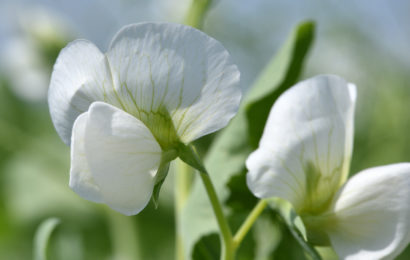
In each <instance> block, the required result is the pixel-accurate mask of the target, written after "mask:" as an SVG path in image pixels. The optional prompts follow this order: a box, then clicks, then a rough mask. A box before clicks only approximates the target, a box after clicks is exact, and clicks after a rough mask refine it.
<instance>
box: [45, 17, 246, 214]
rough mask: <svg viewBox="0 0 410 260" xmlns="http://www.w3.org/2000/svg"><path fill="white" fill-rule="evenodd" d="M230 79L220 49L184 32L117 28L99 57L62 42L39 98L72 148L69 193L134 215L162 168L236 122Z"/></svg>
mask: <svg viewBox="0 0 410 260" xmlns="http://www.w3.org/2000/svg"><path fill="white" fill-rule="evenodd" d="M238 81H239V71H238V69H237V67H236V66H235V65H234V64H233V63H232V61H231V58H230V56H229V54H228V52H227V51H226V50H225V49H224V47H223V46H222V45H221V44H220V43H219V42H217V41H216V40H214V39H212V38H210V37H209V36H207V35H205V34H204V33H202V32H200V31H198V30H196V29H193V28H191V27H188V26H184V25H177V24H167V23H142V24H134V25H129V26H126V27H124V28H123V29H122V30H120V31H119V32H118V33H117V35H116V36H115V37H114V39H113V41H112V42H111V45H110V47H109V50H108V52H107V53H105V54H103V53H101V52H100V51H99V50H98V48H97V47H96V46H95V45H93V44H92V43H91V42H88V41H85V40H76V41H74V42H72V43H70V44H69V45H68V46H67V47H66V48H64V49H63V50H62V51H61V53H60V55H59V57H58V59H57V62H56V64H55V66H54V71H53V74H52V78H51V84H50V90H49V97H48V101H49V106H50V113H51V117H52V120H53V123H54V125H55V127H56V129H57V132H58V134H59V135H60V137H61V138H62V139H63V141H64V142H65V143H66V144H68V145H70V144H71V171H70V187H71V188H72V189H73V190H74V191H75V192H77V193H78V194H79V195H80V196H82V197H83V198H85V199H88V200H91V201H95V202H103V203H106V204H107V205H109V206H110V207H111V208H113V209H115V210H117V211H119V212H121V213H123V214H126V215H132V214H137V213H138V212H140V211H141V210H142V209H143V208H144V207H145V206H146V205H147V203H148V202H149V199H150V198H151V195H152V192H153V188H154V186H155V185H156V184H157V183H158V182H161V181H163V178H164V176H162V175H163V174H162V173H158V170H159V169H160V166H161V167H162V166H163V165H162V164H163V163H164V161H165V162H168V161H170V160H171V159H173V158H175V156H178V155H179V156H181V154H180V149H181V147H186V146H185V145H186V144H188V143H190V142H191V141H193V140H195V139H197V138H199V137H201V136H203V135H206V134H209V133H211V132H214V131H217V130H218V129H220V128H222V127H224V126H225V125H226V124H227V123H228V122H229V120H230V119H231V118H232V117H233V116H234V115H235V113H236V111H237V109H238V106H239V101H240V96H241V93H240V89H239V87H238ZM157 173H158V174H157ZM158 175H161V176H158Z"/></svg>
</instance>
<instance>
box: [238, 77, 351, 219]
mask: <svg viewBox="0 0 410 260" xmlns="http://www.w3.org/2000/svg"><path fill="white" fill-rule="evenodd" d="M355 97H356V93H355V86H354V85H351V84H348V83H347V82H346V81H345V80H343V79H342V78H340V77H337V76H332V75H322V76H316V77H314V78H311V79H308V80H306V81H303V82H300V83H299V84H297V85H296V86H294V87H292V88H291V89H289V90H288V91H286V92H285V93H284V94H283V95H282V96H281V97H279V99H278V100H277V101H276V103H275V104H274V106H273V107H272V109H271V111H270V114H269V118H268V121H267V123H266V126H265V130H264V133H263V136H262V138H261V141H260V143H259V148H258V149H257V150H256V151H255V152H254V153H252V154H251V155H250V156H249V158H248V160H247V162H246V165H247V167H248V170H249V173H248V176H247V183H248V186H249V188H250V189H251V191H252V192H253V193H254V194H255V195H256V196H257V197H260V198H269V197H281V198H283V199H286V200H289V201H290V202H291V203H292V204H293V205H294V207H295V209H296V210H297V211H298V212H299V213H300V211H303V210H305V209H309V210H313V211H314V210H322V208H323V207H325V206H326V205H327V204H329V203H330V202H331V198H332V196H333V195H334V192H335V190H337V188H339V187H340V186H341V184H342V183H343V182H344V181H345V179H346V177H347V172H348V167H349V162H350V156H351V152H352V142H353V114H354V105H355Z"/></svg>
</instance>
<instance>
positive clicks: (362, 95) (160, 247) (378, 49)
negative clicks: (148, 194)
mask: <svg viewBox="0 0 410 260" xmlns="http://www.w3.org/2000/svg"><path fill="white" fill-rule="evenodd" d="M189 4H190V0H118V1H110V0H99V1H97V0H86V1H84V0H71V1H63V0H48V1H47V0H26V1H23V0H1V2H0V259H30V258H31V256H32V247H33V246H32V244H33V236H34V233H35V230H36V228H37V226H38V225H39V224H40V223H41V222H42V221H43V220H44V219H46V218H49V217H58V218H59V219H61V224H60V226H59V227H58V228H57V230H56V232H55V234H53V238H52V242H51V245H50V256H51V257H50V259H63V260H64V259H67V260H68V259H79V260H81V259H125V257H126V255H127V254H128V253H130V254H133V255H138V256H139V257H140V259H171V258H172V256H173V255H174V249H173V247H174V244H173V243H174V218H173V195H172V182H173V178H172V177H173V176H172V175H173V174H172V173H171V174H170V177H169V178H167V181H166V183H165V188H164V190H163V192H162V194H161V201H160V207H159V208H158V209H157V210H155V209H154V207H153V205H149V206H148V208H147V209H146V210H144V211H143V212H142V213H141V214H139V215H138V216H135V217H132V218H127V217H124V216H121V215H119V214H117V213H115V212H113V211H111V210H109V209H108V208H107V207H105V206H99V205H96V204H93V203H90V202H87V201H85V200H83V199H81V198H80V197H79V196H77V195H76V194H75V193H74V192H72V191H71V190H70V189H69V187H68V172H69V147H66V146H65V145H64V144H63V142H62V141H61V140H60V139H59V138H58V136H57V134H56V132H55V130H54V127H53V125H52V123H51V120H50V117H49V114H48V108H47V99H46V96H47V88H48V82H49V78H50V73H51V69H52V65H53V63H54V61H55V58H56V57H57V55H58V52H59V50H60V49H61V48H62V47H64V46H65V44H66V43H67V42H69V41H71V40H73V39H76V38H86V39H88V40H91V41H92V42H94V43H95V44H96V45H97V46H99V47H100V49H102V50H106V48H107V47H108V44H109V42H110V40H111V38H112V36H113V35H114V34H115V32H116V31H118V30H119V29H120V28H121V27H122V26H123V25H126V24H129V23H135V22H141V21H172V22H180V23H182V22H183V20H184V17H185V12H186V10H187V9H188V6H189ZM409 13H410V2H409V1H406V0H396V1H382V0H362V1H355V0H348V1H336V0H312V1H305V0H294V1H287V0H252V1H249V0H219V1H216V3H214V5H213V6H212V8H211V10H210V12H209V14H208V15H207V17H206V20H205V25H204V31H205V32H206V33H207V34H209V35H211V36H213V37H214V38H216V39H218V40H219V41H221V42H222V43H223V44H224V45H225V47H226V48H227V49H228V50H229V51H230V53H231V54H232V56H233V59H234V60H235V62H236V63H237V64H238V66H239V68H240V71H241V75H242V76H241V78H242V81H241V87H242V89H243V90H244V91H246V90H247V88H248V87H249V86H250V85H251V84H252V82H253V80H254V79H255V78H256V76H257V75H258V73H259V72H260V71H261V69H263V67H264V65H265V64H266V63H267V62H268V60H269V59H270V57H271V56H272V55H273V54H274V53H275V52H276V51H277V50H278V48H279V47H280V46H281V44H282V43H283V42H284V40H285V38H286V35H287V34H288V33H289V32H290V31H291V29H292V28H293V27H294V26H295V25H296V24H297V23H298V22H299V21H302V20H305V19H312V20H314V21H315V22H316V25H317V33H316V39H315V43H314V47H313V50H312V51H311V53H310V56H309V58H308V62H307V64H306V66H305V70H304V74H303V78H307V77H310V76H313V75H316V74H325V73H334V74H338V75H340V76H342V77H344V78H346V79H347V80H348V81H350V82H353V83H356V85H357V86H358V101H357V112H356V121H355V122H356V126H355V130H356V135H355V147H354V154H353V161H352V173H355V172H358V171H360V170H361V169H365V168H368V167H372V166H377V165H383V164H388V163H395V162H402V161H410V134H409V130H410V83H409V82H410V26H409V25H410V15H409ZM129 244H133V245H135V246H134V247H133V248H132V249H129V247H128V246H127V245H129ZM127 250H128V251H129V250H132V251H133V252H128V251H127ZM399 258H400V259H410V249H409V248H408V249H407V250H406V251H405V252H404V253H403V254H402V255H401V256H400V257H399Z"/></svg>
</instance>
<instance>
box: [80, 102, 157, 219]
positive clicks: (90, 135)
mask: <svg viewBox="0 0 410 260" xmlns="http://www.w3.org/2000/svg"><path fill="white" fill-rule="evenodd" d="M88 113H89V114H88V121H87V127H86V133H85V137H86V138H85V140H86V142H85V150H86V156H87V160H88V163H89V166H90V169H91V173H92V175H93V177H94V180H95V182H96V183H97V185H98V186H99V187H100V192H101V195H102V197H103V199H104V202H105V203H107V205H109V206H110V207H111V208H113V209H115V210H117V211H119V212H121V213H123V214H125V215H134V214H137V213H139V212H140V211H141V210H142V209H143V208H144V207H145V206H146V205H147V204H148V202H149V200H150V198H151V194H152V191H153V188H154V184H155V179H154V178H155V175H156V173H157V170H158V167H159V165H160V158H161V153H162V151H161V148H160V146H159V145H158V143H157V142H156V140H155V138H154V137H153V135H152V134H151V132H150V131H149V129H148V128H147V127H146V126H145V125H144V124H143V123H142V122H141V121H139V120H138V119H136V118H135V117H133V116H131V115H130V114H128V113H126V112H124V111H122V110H120V109H118V108H116V107H114V106H111V105H109V104H106V103H102V102H95V103H93V104H92V105H91V106H90V109H89V112H88Z"/></svg>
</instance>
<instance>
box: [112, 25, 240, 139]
mask: <svg viewBox="0 0 410 260" xmlns="http://www.w3.org/2000/svg"><path fill="white" fill-rule="evenodd" d="M107 57H108V61H109V64H110V67H111V73H112V77H113V82H114V85H115V86H116V89H117V92H118V95H119V96H121V97H123V98H124V100H123V104H122V106H123V109H124V110H125V111H128V112H129V113H131V114H135V115H137V116H138V117H139V118H140V119H141V120H142V121H143V122H145V119H144V115H146V114H150V113H156V112H158V111H160V110H161V109H162V108H166V110H167V111H168V112H169V114H170V116H171V118H172V121H173V124H174V127H175V130H176V133H177V135H178V136H179V137H180V139H181V140H182V141H183V142H185V143H187V142H190V141H192V140H194V139H197V138H199V137H201V136H203V135H206V134H208V133H211V132H214V131H216V130H218V129H220V128H222V127H224V126H225V125H226V124H227V123H228V122H229V120H230V119H231V118H232V117H233V116H234V115H235V114H236V112H237V110H238V106H239V101H240V97H241V92H240V89H239V87H238V82H239V71H238V69H237V67H236V66H235V65H234V64H233V63H232V61H231V58H230V55H229V54H228V52H227V51H226V50H225V48H224V47H223V46H222V45H221V44H220V43H219V42H217V41H216V40H214V39H213V38H211V37H209V36H207V35H206V34H204V33H202V32H200V31H199V30H196V29H194V28H191V27H188V26H185V25H178V24H169V23H141V24H133V25H129V26H126V27H125V28H123V29H122V30H121V31H120V32H119V33H118V34H117V35H116V36H115V37H114V40H113V41H112V43H111V47H110V50H109V51H108V53H107ZM146 112H147V113H146ZM148 127H150V126H149V125H148Z"/></svg>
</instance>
